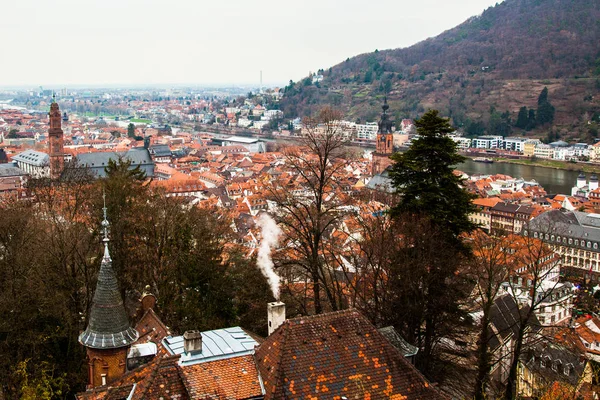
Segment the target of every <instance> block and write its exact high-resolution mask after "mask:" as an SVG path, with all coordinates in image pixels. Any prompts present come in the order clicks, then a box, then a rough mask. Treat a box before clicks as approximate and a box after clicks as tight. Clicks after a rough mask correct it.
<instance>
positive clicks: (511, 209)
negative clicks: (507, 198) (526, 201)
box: [491, 203, 535, 215]
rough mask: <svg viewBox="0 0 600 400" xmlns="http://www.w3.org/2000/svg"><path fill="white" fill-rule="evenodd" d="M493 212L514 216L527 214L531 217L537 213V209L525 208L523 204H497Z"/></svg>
mask: <svg viewBox="0 0 600 400" xmlns="http://www.w3.org/2000/svg"><path fill="white" fill-rule="evenodd" d="M491 210H492V211H499V212H506V213H512V214H526V215H531V214H533V213H534V212H535V208H533V207H531V206H524V205H521V204H512V203H497V204H496V205H495V206H493V207H492V209H491Z"/></svg>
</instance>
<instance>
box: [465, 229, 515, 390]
mask: <svg viewBox="0 0 600 400" xmlns="http://www.w3.org/2000/svg"><path fill="white" fill-rule="evenodd" d="M470 244H471V249H472V252H473V255H472V258H471V260H470V263H469V264H468V268H469V274H470V275H471V279H472V280H473V282H474V283H475V287H474V289H473V305H474V306H475V307H476V309H477V310H478V311H480V313H481V318H480V320H479V323H478V325H477V336H478V339H477V350H476V356H477V376H476V379H475V390H474V397H475V400H484V399H485V398H486V386H487V384H488V380H489V374H490V371H491V369H492V364H493V362H492V359H491V355H490V341H491V336H490V334H489V329H490V324H491V312H492V308H493V306H494V301H495V300H496V298H497V296H498V294H499V292H500V290H501V286H502V283H504V282H506V280H507V278H508V271H509V270H508V266H507V257H506V256H507V254H506V251H505V249H506V248H507V247H508V246H509V243H508V239H507V238H506V237H504V236H500V237H497V236H496V237H494V236H488V235H487V234H486V233H485V232H483V231H481V230H478V231H476V232H474V234H473V235H472V236H471V243H470Z"/></svg>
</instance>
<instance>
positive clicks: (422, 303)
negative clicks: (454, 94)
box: [389, 110, 475, 379]
mask: <svg viewBox="0 0 600 400" xmlns="http://www.w3.org/2000/svg"><path fill="white" fill-rule="evenodd" d="M415 125H416V127H417V133H418V134H419V135H420V137H419V138H418V139H417V140H415V141H414V142H413V144H412V146H411V148H410V149H409V150H408V151H406V152H404V153H396V154H394V155H393V156H392V157H391V158H392V160H394V161H395V163H394V164H393V165H392V167H391V173H390V176H391V178H392V182H393V185H394V187H395V188H396V191H397V192H398V194H399V195H400V201H399V203H398V204H397V205H396V206H395V207H394V208H393V209H392V217H393V219H394V220H395V223H396V224H397V225H398V226H399V228H398V229H399V232H400V233H399V235H400V237H401V238H402V239H401V241H400V242H399V248H397V249H395V254H394V255H393V256H392V260H393V266H392V271H393V273H392V274H391V275H390V276H391V280H390V285H391V291H392V293H391V295H390V308H391V315H390V317H389V320H390V322H391V323H392V324H393V325H394V326H396V327H398V328H399V329H400V330H401V331H402V332H403V333H404V334H405V335H406V337H407V338H409V339H414V342H415V343H416V344H417V345H418V346H419V348H420V350H419V353H418V356H417V361H416V362H417V366H418V367H419V368H420V369H421V371H423V372H424V373H425V374H426V375H428V376H429V377H430V378H432V379H437V378H438V377H437V376H435V373H434V371H435V368H434V364H435V360H436V359H437V358H436V356H435V343H437V341H439V340H440V338H441V337H444V336H452V335H454V334H458V332H459V330H460V329H461V324H462V322H461V321H464V317H465V311H464V310H462V309H461V307H460V304H461V302H462V301H463V300H464V299H465V298H466V297H467V296H468V292H469V290H470V289H469V286H468V285H465V283H466V279H465V278H466V277H465V276H464V274H462V273H461V272H460V269H459V266H460V265H461V263H462V262H463V260H464V257H466V256H468V255H469V249H468V248H467V246H465V245H464V244H463V241H462V239H461V238H460V235H461V234H462V233H464V232H469V231H472V230H473V229H474V228H475V225H474V224H473V223H472V222H471V221H470V220H469V218H468V216H469V214H470V213H471V212H472V211H473V210H474V208H473V204H472V203H471V200H472V199H473V197H474V196H473V195H471V194H470V193H469V192H467V191H466V190H465V189H464V188H462V187H461V178H460V177H459V176H457V175H455V174H454V168H453V166H455V165H457V164H459V163H461V162H462V161H464V159H465V158H464V157H463V156H461V155H459V154H458V150H457V145H456V143H455V142H454V141H453V140H452V139H451V138H449V137H448V136H447V134H449V133H451V132H453V131H454V129H453V128H452V126H450V123H449V121H448V119H445V118H441V117H439V116H438V111H437V110H430V111H428V112H427V113H425V114H424V115H423V117H422V118H421V119H419V120H416V121H415Z"/></svg>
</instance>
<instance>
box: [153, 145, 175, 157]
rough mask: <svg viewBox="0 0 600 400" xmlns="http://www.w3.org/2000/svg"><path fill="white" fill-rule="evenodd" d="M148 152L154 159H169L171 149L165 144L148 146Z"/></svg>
mask: <svg viewBox="0 0 600 400" xmlns="http://www.w3.org/2000/svg"><path fill="white" fill-rule="evenodd" d="M149 151H150V154H152V155H154V156H155V157H171V154H172V153H171V149H170V148H169V146H167V145H166V144H157V145H154V146H150V148H149Z"/></svg>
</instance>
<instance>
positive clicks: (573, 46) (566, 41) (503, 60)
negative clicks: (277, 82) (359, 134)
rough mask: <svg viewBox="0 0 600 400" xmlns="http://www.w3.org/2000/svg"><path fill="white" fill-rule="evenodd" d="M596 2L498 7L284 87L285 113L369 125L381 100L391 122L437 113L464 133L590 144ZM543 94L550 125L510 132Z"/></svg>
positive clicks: (595, 105)
mask: <svg viewBox="0 0 600 400" xmlns="http://www.w3.org/2000/svg"><path fill="white" fill-rule="evenodd" d="M599 38H600V0H506V1H504V2H503V3H500V4H498V5H496V6H495V7H490V8H488V9H487V10H486V11H484V12H483V13H482V15H480V16H476V17H472V18H470V19H469V20H467V21H466V22H464V23H463V24H461V25H459V26H457V27H455V28H453V29H451V30H448V31H446V32H444V33H442V34H440V35H439V36H437V37H435V38H430V39H427V40H425V41H423V42H420V43H417V44H415V45H414V46H411V47H408V48H404V49H394V50H384V51H377V50H376V51H375V52H373V53H368V54H361V55H359V56H356V57H352V58H349V59H347V60H346V61H344V62H342V63H340V64H338V65H336V66H333V67H331V68H329V69H326V70H324V71H323V70H322V71H320V72H321V73H322V74H323V80H322V81H321V82H318V83H316V84H313V83H312V80H311V79H310V78H305V79H303V80H301V81H300V82H297V83H295V84H291V85H288V87H286V93H285V96H284V99H283V100H282V109H283V110H284V112H285V114H286V116H289V117H292V116H303V115H309V114H311V113H313V112H315V110H316V109H318V108H319V107H321V106H322V105H324V104H330V105H333V106H335V107H337V108H340V109H342V111H344V112H345V113H346V114H347V116H348V118H349V119H360V120H363V121H364V120H374V119H376V116H377V114H378V112H379V107H378V105H379V103H380V101H381V100H380V99H381V97H383V96H384V95H386V94H387V96H388V99H389V101H390V105H391V110H393V111H394V112H395V113H396V118H406V117H409V118H414V117H416V116H418V115H419V114H421V113H423V112H424V111H425V110H426V109H428V108H437V109H439V110H441V112H442V113H443V114H445V115H449V116H451V117H452V119H453V123H454V124H455V125H456V126H459V127H462V128H463V129H464V130H466V131H468V132H470V133H471V134H481V133H483V132H484V131H485V132H487V133H504V131H506V130H507V129H508V130H509V131H510V132H508V133H510V134H529V135H534V136H540V135H546V134H547V132H548V131H553V134H554V135H555V136H561V137H563V138H576V137H580V138H581V139H582V140H591V139H592V138H593V136H597V135H598V132H597V127H596V125H594V129H595V132H591V133H590V132H589V128H590V125H589V124H588V121H590V120H594V119H596V120H597V119H598V111H600V97H599V96H597V95H598V92H599V91H600V41H599ZM544 87H547V88H548V100H549V101H550V102H551V104H552V106H554V108H555V110H556V112H555V116H554V120H553V122H551V123H542V124H538V126H536V127H534V128H532V127H529V128H528V131H525V130H520V129H519V128H517V127H515V124H516V121H517V117H518V112H519V109H520V108H521V107H524V106H525V107H527V108H533V109H536V108H537V107H538V96H539V95H540V93H541V92H542V90H543V88H544Z"/></svg>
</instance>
